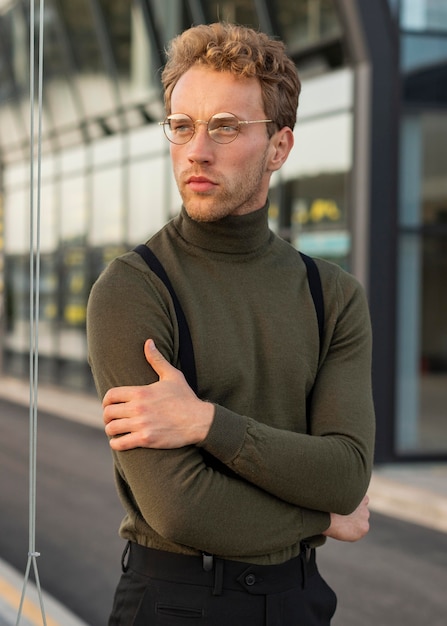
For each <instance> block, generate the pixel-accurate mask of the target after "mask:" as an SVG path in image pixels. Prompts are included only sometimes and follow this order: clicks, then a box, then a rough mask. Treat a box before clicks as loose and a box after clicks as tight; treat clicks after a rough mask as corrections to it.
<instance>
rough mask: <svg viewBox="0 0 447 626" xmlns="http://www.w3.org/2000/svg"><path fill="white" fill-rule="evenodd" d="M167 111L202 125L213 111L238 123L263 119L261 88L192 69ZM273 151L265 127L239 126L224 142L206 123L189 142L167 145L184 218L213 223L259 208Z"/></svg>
mask: <svg viewBox="0 0 447 626" xmlns="http://www.w3.org/2000/svg"><path fill="white" fill-rule="evenodd" d="M171 113H186V114H187V115H189V116H190V117H191V118H192V120H194V121H195V120H205V121H207V120H208V119H209V118H210V117H211V116H212V115H214V114H216V113H233V114H234V115H235V116H236V117H237V118H239V119H240V120H263V119H265V117H266V115H265V112H264V109H263V105H262V96H261V86H260V84H259V82H258V81H257V79H255V78H237V77H235V76H233V75H232V74H230V73H228V72H217V71H214V70H211V69H208V68H203V67H200V66H194V67H192V68H191V69H190V70H188V71H187V72H186V73H185V74H184V75H183V76H182V77H181V78H180V80H179V81H178V83H177V84H176V86H175V87H174V90H173V92H172V98H171ZM274 152H275V150H274V147H272V140H271V139H269V138H268V135H267V129H266V124H265V123H259V124H247V125H242V126H241V129H240V132H239V135H238V136H237V138H236V139H235V140H234V141H233V142H232V143H228V144H219V143H216V142H215V141H213V140H212V139H211V137H210V136H209V135H208V133H207V130H206V125H205V124H197V125H196V132H195V134H194V136H193V137H192V139H191V140H190V141H189V142H188V143H186V144H183V145H176V144H171V158H172V163H173V169H174V175H175V179H176V182H177V185H178V188H179V191H180V194H181V196H182V200H183V204H184V206H185V208H186V211H187V213H188V215H189V216H190V217H191V218H192V219H195V220H197V221H215V220H218V219H221V218H223V217H226V216H227V215H243V214H245V213H250V212H251V211H255V210H256V209H259V208H261V207H262V206H263V205H264V204H265V202H266V199H267V192H268V186H269V181H270V176H271V173H272V171H273V170H274V169H278V168H277V167H274V166H272V165H271V163H270V161H271V156H272V155H273V153H274Z"/></svg>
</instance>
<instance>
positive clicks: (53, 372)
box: [0, 0, 447, 460]
mask: <svg viewBox="0 0 447 626" xmlns="http://www.w3.org/2000/svg"><path fill="white" fill-rule="evenodd" d="M364 4H365V3H362V2H360V0H359V1H358V2H347V1H346V0H273V1H267V0H237V1H234V0H225V1H224V2H215V1H211V0H164V1H162V0H46V2H45V16H44V65H43V67H44V96H43V117H42V166H41V172H42V177H41V192H40V204H41V216H40V220H41V225H40V249H41V270H40V275H41V276H40V301H39V308H40V310H39V314H40V325H39V351H40V366H39V368H40V380H41V382H42V383H51V384H56V385H60V386H62V387H67V388H71V389H76V390H79V391H87V392H93V388H92V380H91V375H90V371H89V368H88V365H87V352H86V338H85V313H86V302H87V298H88V294H89V291H90V288H91V285H92V283H93V282H94V280H95V279H96V277H97V276H98V274H99V272H100V271H101V270H102V269H103V268H104V267H105V266H106V265H107V263H109V261H110V260H111V259H112V258H114V257H115V256H116V255H117V254H119V253H121V252H122V251H124V250H127V249H129V248H131V247H133V246H134V245H135V244H137V243H140V242H143V241H145V240H146V239H147V238H149V236H150V235H151V234H152V233H154V232H155V231H156V230H158V229H159V228H160V227H161V226H162V224H163V223H165V221H166V220H167V219H169V218H170V217H171V216H173V215H174V214H175V213H176V212H177V211H178V209H179V206H180V199H179V195H178V192H177V190H176V187H175V184H174V182H173V177H172V173H171V167H170V161H169V148H168V145H167V142H166V140H165V138H164V137H163V134H162V131H161V129H160V128H159V126H158V124H157V122H158V121H159V120H161V119H163V104H162V94H161V86H160V69H161V67H162V66H163V63H164V48H165V45H166V43H167V42H168V41H169V39H171V38H172V37H173V36H175V35H176V34H177V33H178V32H180V31H181V30H183V29H184V28H187V27H188V26H189V25H191V24H197V23H206V22H212V21H216V20H228V21H234V22H238V23H242V24H247V25H250V26H253V27H255V28H258V27H259V28H260V29H261V30H264V31H265V32H268V33H270V34H272V35H274V36H278V37H280V38H281V39H283V40H284V42H285V43H286V45H287V48H288V51H289V53H290V55H291V56H292V58H293V59H294V60H295V62H296V64H297V67H298V69H299V72H300V75H301V79H302V82H303V90H302V95H301V98H300V106H299V111H298V124H297V127H296V129H295V135H296V145H295V148H294V150H293V152H292V154H291V156H290V158H289V160H288V161H287V163H286V164H285V166H284V167H283V168H282V169H281V170H280V171H279V172H277V173H276V174H275V176H274V178H273V179H272V190H271V198H270V199H271V208H270V221H271V226H272V228H273V229H274V230H276V231H277V232H278V233H279V234H280V235H281V236H283V237H284V238H286V239H287V240H289V241H290V242H291V243H292V244H293V245H295V246H296V247H299V248H300V249H301V250H303V251H304V252H307V253H308V254H312V255H315V256H319V257H323V258H327V259H329V260H331V261H334V262H336V263H339V264H340V265H342V266H343V267H344V268H346V269H347V270H348V271H350V272H352V273H354V274H355V275H357V276H358V277H359V279H360V280H361V281H362V282H363V283H364V285H365V288H366V290H367V292H368V295H369V298H370V303H371V311H372V319H373V327H374V336H375V343H376V345H377V346H378V349H377V350H376V353H375V363H374V368H373V375H374V386H375V396H376V405H377V407H378V409H379V411H378V446H377V449H378V459H379V460H391V459H394V458H403V457H415V458H416V457H421V456H431V457H433V456H435V455H437V456H439V455H440V456H444V457H447V409H446V407H447V385H445V382H446V376H447V322H446V319H447V315H446V312H447V306H446V304H447V303H446V301H445V300H446V296H445V291H444V290H443V289H442V287H443V285H444V284H445V282H446V278H447V274H446V268H447V245H446V237H447V231H446V223H447V222H446V215H447V187H446V185H447V182H446V181H447V154H446V152H447V94H446V86H445V85H446V83H447V80H446V74H447V11H446V9H445V2H442V1H440V0H438V2H436V1H434V0H432V1H430V0H426V1H423V0H417V1H414V0H407V1H406V2H404V1H400V2H397V1H394V2H393V1H391V0H390V1H389V2H386V0H379V1H378V2H376V3H375V4H374V7H375V8H373V9H371V7H370V13H369V18H368V17H367V16H365V13H364V12H363V13H362V11H364ZM362 5H363V8H362ZM371 10H372V11H373V12H374V11H376V12H377V17H378V18H380V19H378V20H374V19H372V17H374V16H373V15H372V14H371ZM380 20H382V21H380ZM34 21H35V23H34V25H33V27H34V31H35V32H36V34H37V32H38V28H39V20H38V16H37V15H36V16H35V18H34ZM376 22H377V23H378V24H379V26H378V27H377V31H374V30H371V29H372V26H371V24H376ZM380 24H381V25H382V26H380ZM362 28H365V32H366V35H367V36H365V37H363V32H362ZM368 29H370V30H369V31H368ZM29 31H30V6H29V0H3V1H2V0H0V324H1V329H0V336H1V346H2V350H1V356H0V366H1V372H0V374H1V375H2V376H3V377H7V376H13V377H21V378H25V377H26V376H27V375H28V362H29V357H28V353H29V325H30V321H29V309H30V304H29V299H30V294H29V291H30V278H29V257H30V252H29V251H30V223H31V216H30V204H31V202H30V199H31V196H32V194H34V193H35V189H34V190H33V188H32V186H31V185H30V160H31V159H30V126H31V122H30V110H29V109H30V104H29V103H30V94H29V77H30V71H29V70H30V68H29V58H30V54H29V53H30V43H29V41H30V35H29ZM384 38H385V39H384ZM387 38H388V39H387ZM363 40H365V41H366V42H368V45H366V44H365V46H364V47H363ZM384 41H385V42H386V41H388V43H389V46H390V49H392V50H394V51H395V56H393V60H392V62H390V60H389V59H388V60H385V61H384V63H385V62H386V64H387V65H384V67H387V66H390V67H391V69H392V70H393V72H394V73H393V75H392V77H393V81H394V82H393V84H395V83H396V92H395V96H394V102H395V107H394V108H393V107H391V108H392V109H393V111H392V113H393V115H396V117H394V118H392V119H391V118H388V109H389V108H390V107H385V106H384V107H383V109H380V104H375V103H374V100H373V97H377V90H376V89H371V88H369V90H368V84H369V87H371V83H368V81H370V76H371V75H372V71H375V72H376V74H374V76H376V75H377V71H376V66H375V63H376V62H377V63H380V62H381V59H380V56H377V55H378V51H380V50H383V49H384V47H385V48H386V46H384ZM34 57H35V59H37V52H36V54H35V55H34ZM35 63H37V60H35ZM371 70H372V71H371ZM390 76H391V75H390ZM395 77H397V81H395V80H394V78H395ZM373 93H374V94H375V95H374V96H373V95H371V94H373ZM384 93H385V94H389V90H385V91H384ZM375 111H378V113H375ZM396 112H398V114H397V113H396ZM374 115H375V116H376V117H374ZM395 121H397V124H396V123H394V122H395ZM387 124H388V125H389V126H387ZM388 127H389V128H390V129H391V132H387V133H385V129H387V128H388ZM385 134H386V135H387V139H386V140H385V139H384V140H383V143H381V139H380V138H381V136H382V135H385ZM390 138H391V139H392V140H393V141H394V143H393V145H394V146H395V153H394V152H393V150H391V151H387V150H386V149H385V150H383V154H385V153H386V154H388V153H389V155H390V156H389V158H391V157H393V158H394V156H393V155H395V170H396V171H395V174H396V175H395V177H394V180H395V187H396V188H395V195H394V196H391V195H390V196H389V201H388V204H387V202H385V201H384V202H381V201H378V200H377V197H378V195H377V193H378V192H377V190H378V189H380V187H381V185H382V184H383V181H384V180H386V179H385V174H383V175H382V178H380V163H381V162H382V161H383V162H384V161H385V160H384V159H381V158H380V156H377V150H378V148H379V147H381V146H383V145H386V144H385V141H389V140H390ZM374 168H376V169H374ZM375 171H377V172H379V175H378V177H377V178H374V176H375V174H374V172H375ZM371 172H373V174H371ZM33 187H34V185H33ZM383 189H387V185H384V187H383ZM374 193H375V194H376V195H375V196H374ZM382 195H383V198H384V197H385V195H386V194H385V193H383V194H382ZM392 198H394V199H395V202H393V201H392ZM390 207H391V209H390ZM381 220H382V221H381ZM386 220H389V221H388V222H387V221H386ZM384 225H385V226H386V227H384ZM383 259H386V263H387V272H388V275H387V276H383V280H384V283H385V286H384V288H383V289H382V285H381V284H380V280H379V279H381V278H382V274H383V272H382V270H381V269H380V261H381V260H383ZM390 260H391V261H390ZM382 262H383V261H382ZM385 345H386V346H387V350H388V352H384V351H383V350H382V349H381V346H385ZM385 374H386V380H385ZM381 377H382V378H381Z"/></svg>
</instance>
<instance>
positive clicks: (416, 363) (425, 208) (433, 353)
mask: <svg viewBox="0 0 447 626" xmlns="http://www.w3.org/2000/svg"><path fill="white" fill-rule="evenodd" d="M446 146H447V115H446V114H445V113H444V114H442V113H436V114H432V113H424V114H421V115H413V116H407V117H406V118H405V120H404V123H403V127H402V145H401V158H402V171H401V180H402V189H401V206H400V231H401V235H400V240H399V291H398V320H399V323H398V376H397V426H398V429H397V447H398V450H399V451H401V452H407V453H408V452H413V453H430V452H445V451H446V450H447V443H446V442H447V414H446V409H445V407H446V406H447V315H446V311H447V292H446V289H445V283H446V276H447V232H446V228H445V225H446V223H447V182H446V181H447V159H446V156H447V155H446V152H447V147H446ZM438 159H442V160H441V161H438Z"/></svg>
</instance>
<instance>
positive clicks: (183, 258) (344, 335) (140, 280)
mask: <svg viewBox="0 0 447 626" xmlns="http://www.w3.org/2000/svg"><path fill="white" fill-rule="evenodd" d="M149 245H150V247H151V249H152V250H153V251H154V252H155V254H156V255H157V256H158V257H159V259H160V260H161V261H162V263H163V265H164V267H165V269H166V271H167V273H168V275H169V277H170V279H171V282H172V283H173V286H174V288H175V290H176V293H177V295H178V297H179V299H180V302H181V303H182V306H183V309H184V311H185V314H186V317H187V320H188V323H189V326H190V331H191V335H192V340H193V345H194V352H195V359H196V366H197V378H198V388H199V391H198V395H199V397H201V398H202V399H206V400H208V401H210V402H213V403H214V404H215V417H214V421H213V424H212V427H211V429H210V432H209V434H208V436H207V438H206V439H205V441H204V442H203V443H202V447H203V448H204V449H205V450H206V451H207V452H208V453H210V454H212V455H213V456H214V457H216V458H217V459H219V460H220V461H221V462H223V463H224V464H225V465H227V466H228V467H229V468H230V469H231V470H233V472H235V474H237V476H235V475H227V474H225V473H220V472H219V471H217V470H215V469H212V468H211V467H208V466H207V465H206V463H205V461H204V458H203V456H202V454H201V451H200V449H199V448H197V447H195V446H187V447H183V448H180V449H177V450H151V449H135V450H130V451H127V452H120V453H114V460H115V466H116V477H117V485H118V490H119V493H120V496H121V498H122V501H123V504H124V506H125V508H126V512H127V515H126V517H125V519H124V520H123V523H122V526H121V534H122V536H123V537H124V538H126V539H127V538H128V539H132V540H134V541H137V542H139V543H141V544H143V545H147V546H150V547H153V548H159V549H165V550H171V551H176V552H185V553H195V552H197V551H207V552H211V553H214V554H218V555H221V556H224V557H227V558H232V559H241V560H246V561H250V562H258V563H279V562H282V561H284V560H287V559H289V558H291V557H293V556H295V555H296V554H297V553H298V551H299V542H300V540H302V539H304V538H307V537H310V536H312V537H315V536H317V535H319V534H320V533H321V532H322V531H323V530H325V529H326V528H327V526H328V525H329V515H328V513H329V512H330V511H332V512H335V513H341V514H345V513H349V512H351V511H352V510H353V509H354V508H355V507H356V506H357V504H358V503H359V502H360V500H361V498H362V496H363V495H364V493H365V491H366V488H367V485H368V481H369V477H370V471H371V463H372V450H373V437H374V418H373V407H372V398H371V381H370V366H371V336H370V326H369V317H368V310H367V304H366V300H365V296H364V293H363V290H362V289H361V287H360V286H359V285H358V283H357V281H356V280H355V279H354V278H353V277H352V276H350V275H349V274H347V273H346V272H343V271H342V270H341V269H340V268H339V267H338V266H336V265H333V264H330V263H327V262H324V261H320V260H319V261H318V267H319V270H320V274H321V279H322V284H323V292H324V300H325V310H326V319H325V339H324V345H323V350H322V357H321V362H320V363H318V352H319V342H318V329H317V322H316V316H315V310H314V307H313V303H312V299H311V297H310V293H309V288H308V283H307V278H306V270H305V266H304V264H303V262H302V260H301V257H300V255H299V254H298V252H297V251H296V250H295V249H294V248H293V247H292V246H290V245H289V244H288V243H286V242H285V241H283V240H282V239H280V238H278V237H276V236H275V235H274V234H273V233H272V232H271V231H270V230H269V227H268V218H267V207H264V208H263V209H260V210H258V211H255V212H253V213H250V214H248V215H244V216H237V217H236V216H233V217H227V218H225V219H223V220H220V221H217V222H210V223H208V222H200V223H199V222H195V221H193V220H191V219H190V218H189V217H188V215H187V213H186V211H185V210H184V209H183V210H182V212H181V213H180V214H179V215H178V216H177V217H176V218H175V219H174V220H172V221H171V222H169V223H168V224H167V225H166V226H165V227H164V228H163V229H162V230H161V231H160V232H159V233H157V234H156V235H155V236H154V237H153V238H152V239H151V240H150V241H149ZM149 337H152V338H153V339H154V340H155V342H156V344H157V347H158V348H159V349H160V350H161V352H162V353H163V354H164V355H165V357H166V358H167V359H168V360H169V361H170V362H171V363H173V364H174V365H176V366H178V328H177V322H176V319H175V313H174V310H173V305H172V302H171V300H170V297H169V294H168V293H167V291H166V289H165V287H164V285H163V284H162V283H161V281H160V280H159V279H158V278H157V276H155V275H154V274H153V273H152V272H151V271H150V270H149V268H148V267H147V266H146V264H145V263H144V261H143V260H142V259H141V258H140V257H139V256H138V255H137V254H136V253H135V252H129V253H127V254H125V255H124V256H122V257H120V258H118V259H116V260H115V261H113V262H112V263H111V264H110V266H109V267H108V268H107V269H106V270H105V272H104V273H103V274H102V275H101V277H100V278H99V279H98V281H97V283H96V284H95V286H94V288H93V290H92V293H91V297H90V301H89V307H88V341H89V354H90V362H91V366H92V370H93V374H94V377H95V382H96V385H97V388H98V392H99V394H100V396H101V397H102V396H103V395H104V394H105V392H106V391H107V389H109V388H110V387H112V386H118V385H140V384H141V385H143V384H148V383H150V382H153V381H154V380H155V379H156V375H155V373H154V372H153V371H152V370H151V368H150V367H149V366H148V364H147V363H146V361H145V358H144V354H143V345H144V342H145V340H146V339H147V338H149ZM314 380H315V385H314V392H313V406H312V415H311V422H312V434H311V435H310V434H305V431H306V415H305V409H306V396H307V394H308V393H309V391H310V389H311V388H312V386H313V384H314ZM314 542H315V543H319V542H321V538H320V539H318V537H315V539H314Z"/></svg>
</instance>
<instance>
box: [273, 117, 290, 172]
mask: <svg viewBox="0 0 447 626" xmlns="http://www.w3.org/2000/svg"><path fill="white" fill-rule="evenodd" d="M293 144H294V136H293V132H292V129H291V128H289V127H288V126H284V128H281V130H278V131H277V132H276V133H275V134H274V135H273V136H272V137H271V138H270V157H269V159H268V161H267V169H268V170H269V171H271V172H276V170H279V169H280V168H281V167H282V165H283V164H284V162H285V161H286V159H287V157H288V156H289V154H290V151H291V149H292V148H293Z"/></svg>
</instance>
